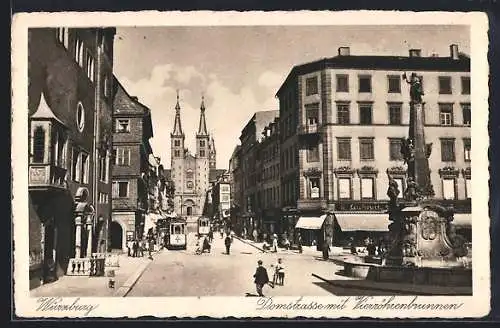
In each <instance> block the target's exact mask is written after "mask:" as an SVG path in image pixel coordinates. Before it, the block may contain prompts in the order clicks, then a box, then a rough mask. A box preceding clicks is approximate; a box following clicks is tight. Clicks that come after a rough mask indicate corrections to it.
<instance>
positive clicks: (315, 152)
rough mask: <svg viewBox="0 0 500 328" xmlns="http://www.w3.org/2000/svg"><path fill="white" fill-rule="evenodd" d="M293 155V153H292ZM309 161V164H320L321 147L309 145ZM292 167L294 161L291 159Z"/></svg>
mask: <svg viewBox="0 0 500 328" xmlns="http://www.w3.org/2000/svg"><path fill="white" fill-rule="evenodd" d="M290 154H291V152H290ZM307 161H308V162H318V161H319V147H318V145H309V147H308V149H307ZM290 166H292V160H291V158H290Z"/></svg>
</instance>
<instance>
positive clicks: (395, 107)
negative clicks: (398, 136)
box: [389, 104, 401, 125]
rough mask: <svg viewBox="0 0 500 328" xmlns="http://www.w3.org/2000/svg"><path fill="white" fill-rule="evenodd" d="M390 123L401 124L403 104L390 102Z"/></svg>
mask: <svg viewBox="0 0 500 328" xmlns="http://www.w3.org/2000/svg"><path fill="white" fill-rule="evenodd" d="M389 124H390V125H401V104H389Z"/></svg>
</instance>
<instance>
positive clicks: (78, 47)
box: [75, 38, 84, 67]
mask: <svg viewBox="0 0 500 328" xmlns="http://www.w3.org/2000/svg"><path fill="white" fill-rule="evenodd" d="M83 54H84V49H83V42H82V40H80V39H79V38H76V40H75V61H76V62H77V63H78V65H80V66H81V67H83Z"/></svg>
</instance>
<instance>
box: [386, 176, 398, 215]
mask: <svg viewBox="0 0 500 328" xmlns="http://www.w3.org/2000/svg"><path fill="white" fill-rule="evenodd" d="M399 193H400V191H399V189H398V183H397V182H396V180H394V179H393V178H392V177H391V176H389V188H387V196H389V211H392V210H394V209H396V208H397V206H398V203H397V199H398V195H399Z"/></svg>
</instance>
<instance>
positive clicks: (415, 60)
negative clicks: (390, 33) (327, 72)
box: [276, 54, 470, 96]
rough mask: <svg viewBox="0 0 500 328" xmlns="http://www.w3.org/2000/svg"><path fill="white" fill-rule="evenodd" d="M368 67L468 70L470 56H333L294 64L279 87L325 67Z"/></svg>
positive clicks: (381, 68) (383, 68)
mask: <svg viewBox="0 0 500 328" xmlns="http://www.w3.org/2000/svg"><path fill="white" fill-rule="evenodd" d="M327 68H338V69H370V70H416V71H443V72H470V58H469V57H468V56H466V55H464V54H460V55H459V58H458V59H453V58H451V57H405V56H351V55H348V56H335V57H330V58H322V59H320V60H316V61H313V62H309V63H305V64H301V65H297V66H294V67H293V68H292V70H291V71H290V73H289V74H288V76H287V78H286V79H285V81H284V82H283V84H282V85H281V87H280V88H279V90H278V92H277V93H276V96H279V94H280V93H281V90H282V89H283V87H284V86H285V85H286V84H287V83H288V82H289V81H290V80H292V79H293V78H295V77H296V76H299V75H304V74H307V73H311V72H315V71H319V70H323V69H327Z"/></svg>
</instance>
